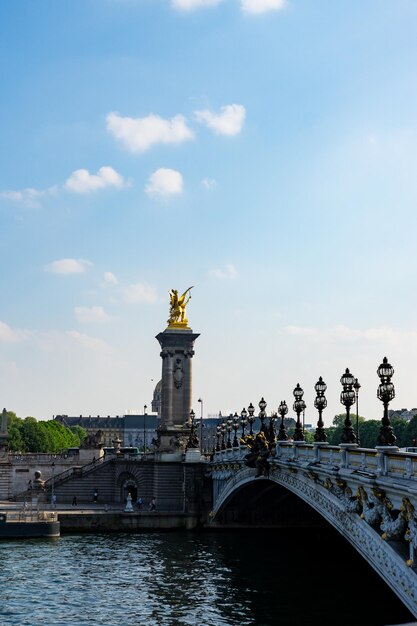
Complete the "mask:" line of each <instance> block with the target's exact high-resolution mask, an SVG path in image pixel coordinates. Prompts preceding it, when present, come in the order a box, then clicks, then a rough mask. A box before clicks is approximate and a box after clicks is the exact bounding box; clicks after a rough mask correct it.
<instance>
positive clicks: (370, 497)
mask: <svg viewBox="0 0 417 626" xmlns="http://www.w3.org/2000/svg"><path fill="white" fill-rule="evenodd" d="M384 497H385V493H384V492H383V491H381V490H380V489H378V487H372V489H371V493H370V494H367V493H366V491H365V489H364V488H363V487H362V485H359V487H358V498H359V499H360V500H361V503H362V513H361V518H362V519H365V520H366V521H367V522H368V524H369V525H370V526H378V525H379V524H380V523H381V520H382V508H383V500H384Z"/></svg>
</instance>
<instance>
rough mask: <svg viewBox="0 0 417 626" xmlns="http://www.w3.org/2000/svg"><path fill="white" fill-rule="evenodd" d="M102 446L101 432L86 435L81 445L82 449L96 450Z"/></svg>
mask: <svg viewBox="0 0 417 626" xmlns="http://www.w3.org/2000/svg"><path fill="white" fill-rule="evenodd" d="M103 444H104V433H103V431H102V430H98V431H97V432H96V434H95V435H94V434H93V433H88V434H87V437H86V438H85V439H84V441H83V442H82V444H81V447H82V448H87V449H96V448H101V447H102V446H103Z"/></svg>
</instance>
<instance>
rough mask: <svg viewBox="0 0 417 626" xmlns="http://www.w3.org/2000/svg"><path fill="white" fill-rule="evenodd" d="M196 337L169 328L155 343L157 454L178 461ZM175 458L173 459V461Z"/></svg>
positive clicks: (188, 405)
mask: <svg viewBox="0 0 417 626" xmlns="http://www.w3.org/2000/svg"><path fill="white" fill-rule="evenodd" d="M197 337H199V334H197V333H193V331H192V330H191V329H190V328H171V327H169V326H168V328H166V329H165V330H164V332H162V333H159V335H157V336H156V339H157V340H158V341H159V343H160V346H161V348H162V351H161V357H162V379H161V380H162V388H161V424H160V427H159V433H158V442H159V447H158V454H159V456H161V455H164V456H165V457H166V458H167V460H177V459H178V458H179V457H182V454H183V452H184V450H185V444H186V442H187V438H188V435H189V433H190V431H189V428H188V427H187V426H186V422H188V419H189V415H190V411H191V402H192V360H191V359H192V357H193V356H194V349H193V348H194V342H195V340H196V339H197ZM174 457H175V458H174Z"/></svg>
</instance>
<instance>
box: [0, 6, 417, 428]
mask: <svg viewBox="0 0 417 626" xmlns="http://www.w3.org/2000/svg"><path fill="white" fill-rule="evenodd" d="M0 81H1V83H0V84H1V85H2V98H1V101H0V136H1V150H0V233H1V239H0V241H1V246H0V262H1V267H2V272H1V273H0V288H1V294H2V298H1V307H0V390H1V391H0V397H1V399H2V405H3V406H5V407H6V408H8V409H10V410H14V411H16V413H17V414H18V415H21V416H25V415H34V416H35V417H37V418H40V419H50V418H51V417H52V415H54V414H57V413H67V414H75V415H78V414H83V415H88V414H91V415H97V414H100V415H107V414H111V415H114V414H122V413H124V412H126V411H129V410H138V411H140V410H141V409H142V407H143V405H144V404H147V405H148V406H150V402H151V397H152V390H153V386H154V384H155V383H156V382H157V380H159V378H160V373H161V360H160V356H159V344H158V342H157V341H156V339H155V336H156V335H157V334H158V333H159V332H160V331H161V330H164V328H165V327H166V320H167V317H168V309H169V296H168V292H169V290H170V289H171V288H177V289H178V290H180V291H181V290H185V289H186V288H187V287H189V286H190V285H193V286H194V289H193V291H192V300H191V302H190V304H189V306H188V310H187V312H188V318H189V321H190V325H191V327H192V328H193V330H194V331H195V332H198V333H201V336H200V337H199V338H198V340H197V342H196V345H195V349H196V353H195V357H194V364H193V367H194V385H193V395H194V404H195V408H194V410H195V411H196V413H197V414H199V409H200V406H201V405H198V403H197V399H198V398H199V397H202V398H203V411H204V414H205V415H207V414H213V413H216V412H218V411H219V410H221V411H222V412H223V413H229V412H235V411H238V412H240V411H241V409H242V408H243V407H244V406H247V405H248V404H249V403H250V402H252V403H253V404H255V405H256V404H257V403H258V402H259V400H260V398H261V396H264V397H265V400H266V401H267V403H268V406H267V411H269V410H276V409H277V407H278V404H279V403H280V401H281V400H286V401H287V404H289V405H290V404H292V402H293V396H292V390H293V389H294V387H295V385H296V384H297V383H300V385H301V386H302V387H303V389H304V391H305V401H306V404H307V410H306V422H311V423H313V424H314V423H316V422H317V412H316V411H315V409H314V408H313V403H314V396H315V394H314V384H315V382H316V381H317V379H318V377H319V376H323V378H324V380H325V381H326V383H327V385H328V391H327V398H328V408H327V409H326V411H325V414H324V420H325V424H326V425H329V424H330V423H331V420H332V418H333V416H334V415H335V414H336V413H339V412H342V410H343V407H342V405H341V404H340V402H339V394H340V391H341V385H340V382H339V381H340V376H341V374H342V373H343V371H344V370H345V368H346V367H349V368H350V370H351V371H352V372H353V373H354V375H355V376H357V377H358V378H359V381H360V382H361V384H362V388H361V392H360V400H359V403H360V404H359V412H360V413H361V414H363V415H364V416H365V417H367V418H377V419H379V418H380V416H381V412H382V407H381V405H380V402H379V401H378V400H377V398H376V389H377V385H378V382H379V381H378V378H377V375H376V369H377V367H378V365H379V363H380V362H381V360H382V358H383V357H384V356H387V357H388V359H389V361H390V362H391V363H392V365H393V366H394V368H395V375H394V379H393V382H394V383H395V386H396V394H397V395H396V399H395V400H394V402H393V403H392V407H393V408H400V407H408V408H411V407H414V406H417V393H416V387H415V380H416V376H417V359H416V356H417V324H416V313H415V312H416V308H417V298H416V289H415V285H416V273H417V264H416V261H415V258H416V232H417V227H416V226H417V225H416V221H417V217H416V201H417V169H416V165H417V158H416V154H417V123H416V122H417V113H416V112H417V108H416V103H417V2H415V0H396V1H395V2H393V1H392V0H361V2H351V1H347V0H338V1H337V2H334V1H331V0H316V1H315V2H311V0H287V1H283V0H71V1H69V0H60V2H57V1H56V0H32V1H28V0H22V1H20V2H6V1H3V2H0Z"/></svg>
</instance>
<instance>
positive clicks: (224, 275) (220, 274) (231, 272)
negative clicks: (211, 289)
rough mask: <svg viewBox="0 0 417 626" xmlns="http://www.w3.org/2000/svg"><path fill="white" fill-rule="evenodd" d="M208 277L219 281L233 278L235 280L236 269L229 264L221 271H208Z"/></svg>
mask: <svg viewBox="0 0 417 626" xmlns="http://www.w3.org/2000/svg"><path fill="white" fill-rule="evenodd" d="M208 275H209V276H211V277H212V278H219V279H221V280H223V279H228V280H233V279H234V278H237V269H236V268H235V266H234V265H232V264H231V263H229V264H228V265H226V267H225V268H224V269H223V270H222V269H214V270H210V271H209V273H208Z"/></svg>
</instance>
